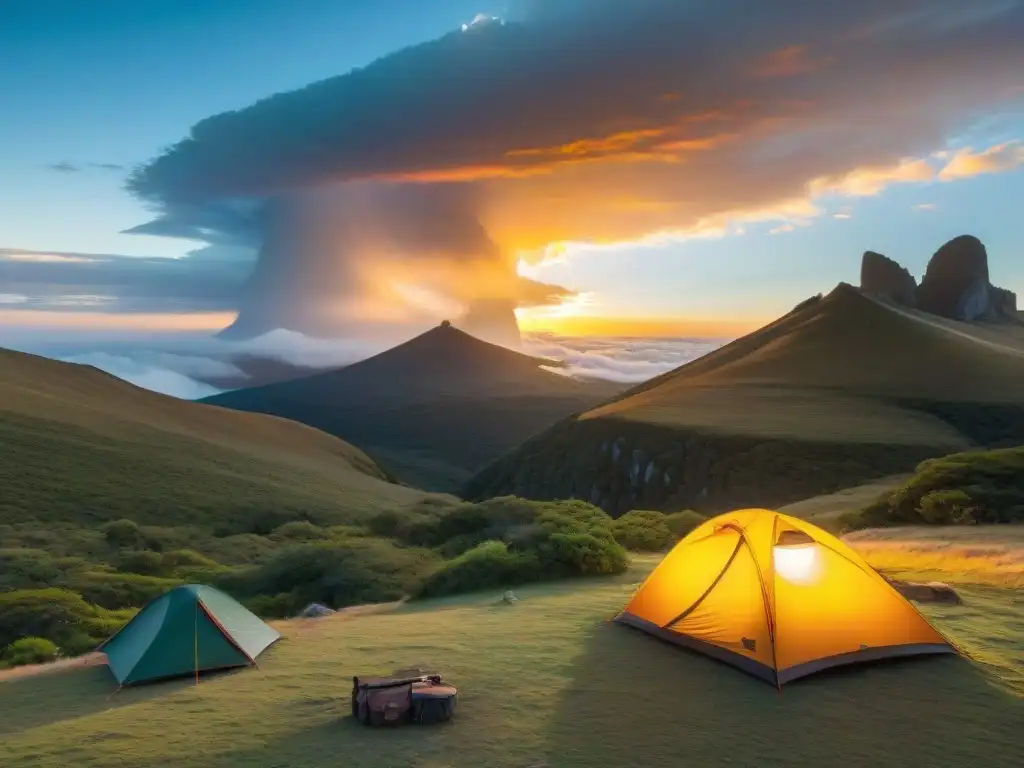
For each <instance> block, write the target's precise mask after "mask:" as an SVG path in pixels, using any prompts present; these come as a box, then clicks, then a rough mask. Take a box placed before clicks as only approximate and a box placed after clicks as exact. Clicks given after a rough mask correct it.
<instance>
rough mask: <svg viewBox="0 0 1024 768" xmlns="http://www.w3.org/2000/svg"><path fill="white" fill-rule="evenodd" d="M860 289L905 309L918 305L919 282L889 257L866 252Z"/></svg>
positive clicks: (861, 271)
mask: <svg viewBox="0 0 1024 768" xmlns="http://www.w3.org/2000/svg"><path fill="white" fill-rule="evenodd" d="M860 289H861V290H862V291H863V292H864V293H867V294H871V295H872V296H879V297H882V298H885V299H888V300H889V301H892V302H894V303H896V304H900V305H902V306H905V307H913V306H915V305H916V303H917V298H916V292H917V280H915V279H914V276H913V275H911V274H910V272H909V271H908V270H907V269H906V268H905V267H902V266H900V265H899V264H897V263H896V262H895V261H893V260H892V259H890V258H888V257H887V256H883V255H882V254H880V253H875V252H874V251H865V252H864V256H863V258H862V259H861V262H860Z"/></svg>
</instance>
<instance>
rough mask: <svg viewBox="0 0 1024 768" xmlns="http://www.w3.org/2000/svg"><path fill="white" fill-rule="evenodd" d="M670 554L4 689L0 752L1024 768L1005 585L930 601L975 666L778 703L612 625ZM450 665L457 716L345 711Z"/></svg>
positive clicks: (206, 759) (928, 669)
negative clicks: (385, 716) (189, 673)
mask: <svg viewBox="0 0 1024 768" xmlns="http://www.w3.org/2000/svg"><path fill="white" fill-rule="evenodd" d="M656 560H657V558H644V559H641V560H640V562H639V563H638V564H637V566H636V568H635V569H634V570H632V571H631V572H630V573H628V574H626V575H624V576H623V577H611V578H608V579H607V580H602V581H592V582H590V583H583V582H565V583H562V584H557V585H541V586H533V587H529V588H524V589H517V590H516V594H517V596H518V597H519V598H520V601H519V602H518V603H517V604H516V605H511V606H510V605H503V604H502V603H501V602H500V600H499V596H500V594H501V592H500V591H498V590H495V591H492V592H491V593H481V594H477V595H473V596H469V597H461V598H456V599H446V600H443V601H436V602H433V603H429V604H419V605H412V606H405V607H400V608H396V607H394V606H382V607H378V608H376V609H373V610H372V611H367V612H363V613H360V612H356V613H355V614H354V615H348V614H344V613H343V614H340V615H338V616H334V617H329V618H326V619H319V620H315V621H295V622H284V623H282V624H280V625H277V626H278V627H279V629H280V630H281V632H282V633H283V635H284V639H283V640H281V641H280V642H279V643H277V644H275V645H274V646H273V647H272V648H270V649H269V650H268V651H267V653H265V654H264V655H263V656H261V657H260V659H259V662H260V667H259V669H246V670H241V671H238V672H234V673H228V674H224V675H220V676H215V677H210V678H207V679H204V680H202V681H201V682H200V684H199V685H198V686H196V685H195V684H194V682H193V681H191V680H182V681H173V682H168V683H162V684H156V685H151V686H144V687H138V688H125V689H123V690H121V691H119V692H117V693H116V694H114V695H113V696H111V694H112V692H113V691H114V688H115V687H116V686H115V683H114V681H113V678H112V677H111V675H110V673H109V671H108V670H107V669H105V668H103V667H99V666H96V667H91V668H84V669H74V670H70V671H65V672H55V673H51V674H46V675H39V676H36V677H25V678H22V679H13V680H10V681H7V682H2V681H0V711H3V713H4V717H3V718H0V743H2V744H3V750H5V751H3V755H4V756H5V757H7V763H9V764H10V765H17V766H19V768H56V766H67V765H74V766H78V768H94V767H96V768H98V767H99V766H110V765H124V766H155V765H166V766H175V767H180V768H184V767H185V766H189V767H190V768H228V766H230V767H231V768H244V767H245V766H254V767H255V766H271V765H279V766H289V768H319V767H321V766H334V765H338V764H339V763H343V764H344V765H346V766H355V767H361V768H380V767H382V766H419V767H420V768H444V766H479V767H480V768H506V767H507V768H527V767H530V766H533V767H538V768H539V766H552V767H553V768H554V767H555V766H557V767H558V768H574V767H578V768H592V767H593V766H604V767H605V768H626V766H676V765H692V766H719V765H731V766H755V765H756V766H765V767H766V768H769V767H772V768H781V767H783V766H785V767H786V768H821V766H828V765H834V764H836V762H837V760H840V759H841V762H842V763H843V764H845V765H850V766H856V767H857V768H883V766H884V768H918V767H919V766H928V768H959V767H960V766H990V767H991V768H1019V766H1021V765H1024V741H1022V740H1021V738H1020V724H1021V723H1022V722H1024V698H1021V695H1022V694H1024V688H1022V687H1021V686H1022V685H1024V678H1022V676H1021V669H1022V668H1021V666H1020V664H1021V661H1022V659H1024V645H1022V641H1021V638H1024V619H1022V615H1021V612H1020V610H1019V608H1017V607H1015V606H1014V604H1013V593H1012V592H1011V591H1009V590H997V589H989V588H984V587H966V586H965V587H963V588H958V589H960V592H961V594H962V596H963V597H964V600H965V601H966V604H965V605H963V606H953V607H941V606H922V610H924V611H925V613H926V614H927V615H928V618H929V619H931V620H932V621H934V622H935V623H936V626H937V627H938V628H939V629H941V630H942V631H944V632H947V633H949V634H950V635H951V636H952V637H953V639H955V640H956V641H957V642H958V643H960V644H961V645H962V646H963V647H964V648H965V649H966V650H967V651H968V652H969V653H971V654H972V656H973V657H974V658H975V659H976V660H974V661H970V660H968V659H964V658H959V657H953V656H949V657H936V658H924V659H908V660H904V661H897V662H893V663H891V664H879V665H866V666H860V667H850V668H849V669H847V670H845V671H843V672H842V673H838V674H832V675H826V674H823V675H818V676H813V677H809V678H807V679H806V680H802V681H800V682H797V683H794V684H792V685H791V686H787V687H786V688H784V689H783V691H782V693H781V694H780V693H778V692H776V691H775V690H773V689H772V688H771V687H770V686H767V685H765V684H764V683H762V682H759V681H757V680H754V679H752V678H750V677H748V676H746V675H744V674H743V673H742V672H739V671H738V670H735V669H732V668H730V667H727V666H724V665H722V664H719V663H717V662H715V661H713V660H712V659H710V658H708V657H706V656H702V655H699V654H696V653H691V652H688V651H686V650H683V649H681V648H678V647H675V646H672V645H669V644H667V643H662V642H660V641H658V640H656V639H655V638H652V637H650V636H648V635H645V634H643V633H641V632H637V631H635V630H631V629H629V628H626V627H622V626H617V625H613V624H610V623H608V622H607V621H606V620H607V619H608V618H610V617H611V616H613V615H614V614H615V612H617V611H618V610H621V608H622V606H623V605H624V604H625V603H626V602H627V601H628V599H629V596H630V594H631V592H632V591H633V589H634V588H635V585H636V584H637V582H639V581H640V580H641V579H642V578H643V577H644V576H645V575H646V572H647V571H648V570H649V569H650V568H651V567H652V565H653V564H654V562H656ZM408 667H425V668H429V669H436V670H438V671H440V672H441V673H442V674H443V675H444V676H445V678H446V679H449V680H451V682H452V683H454V684H455V685H457V686H459V691H460V694H459V706H458V710H457V712H456V715H455V718H454V720H453V721H452V722H450V723H446V724H444V725H440V726H432V727H416V726H407V727H402V728H397V729H389V730H381V729H374V728H367V727H363V726H359V725H357V724H355V723H353V722H352V720H351V719H350V718H349V716H348V712H349V691H350V690H351V679H352V676H353V675H373V674H389V673H391V672H393V671H394V670H396V669H398V668H408Z"/></svg>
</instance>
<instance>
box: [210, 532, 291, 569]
mask: <svg viewBox="0 0 1024 768" xmlns="http://www.w3.org/2000/svg"><path fill="white" fill-rule="evenodd" d="M275 546H276V545H275V543H274V542H273V541H271V540H270V539H268V538H266V537H264V536H257V535H256V534H255V533H239V534H236V535H233V536H225V537H224V538H214V539H212V540H211V541H210V542H208V543H207V545H206V546H205V547H204V548H203V551H204V552H206V554H208V555H209V556H210V557H212V558H213V559H214V560H216V561H217V562H218V563H227V564H231V565H242V564H245V563H255V562H257V561H258V560H260V559H262V558H263V557H265V556H266V555H267V554H269V553H270V552H272V551H273V550H274V548H275Z"/></svg>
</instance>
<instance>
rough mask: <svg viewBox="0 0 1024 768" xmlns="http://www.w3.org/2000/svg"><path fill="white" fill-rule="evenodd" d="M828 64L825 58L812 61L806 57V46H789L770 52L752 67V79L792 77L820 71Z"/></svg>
mask: <svg viewBox="0 0 1024 768" xmlns="http://www.w3.org/2000/svg"><path fill="white" fill-rule="evenodd" d="M827 63H828V59H827V58H822V59H818V60H816V61H815V60H812V59H811V58H809V57H808V55H807V46H806V45H790V46H787V47H785V48H781V49H779V50H777V51H772V52H771V53H769V54H768V55H767V56H765V57H764V58H762V59H761V60H760V61H759V62H757V64H756V65H755V67H754V73H753V74H754V77H759V78H769V77H792V76H793V75H803V74H807V73H808V72H814V71H816V70H819V69H821V68H822V67H823V66H825V64H827Z"/></svg>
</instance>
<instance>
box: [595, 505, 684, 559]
mask: <svg viewBox="0 0 1024 768" xmlns="http://www.w3.org/2000/svg"><path fill="white" fill-rule="evenodd" d="M611 531H612V535H613V536H615V540H616V541H617V542H619V544H621V545H622V546H624V547H625V548H626V549H631V550H633V551H635V552H661V551H662V550H664V549H667V548H668V547H669V546H670V545H671V544H674V543H675V541H676V538H677V537H676V535H675V534H673V533H672V531H671V530H669V527H668V525H666V523H665V515H663V514H662V513H661V512H649V511H645V510H640V509H634V510H633V511H632V512H627V513H626V514H624V515H623V516H622V517H620V518H617V519H616V520H613V521H612V523H611Z"/></svg>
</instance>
